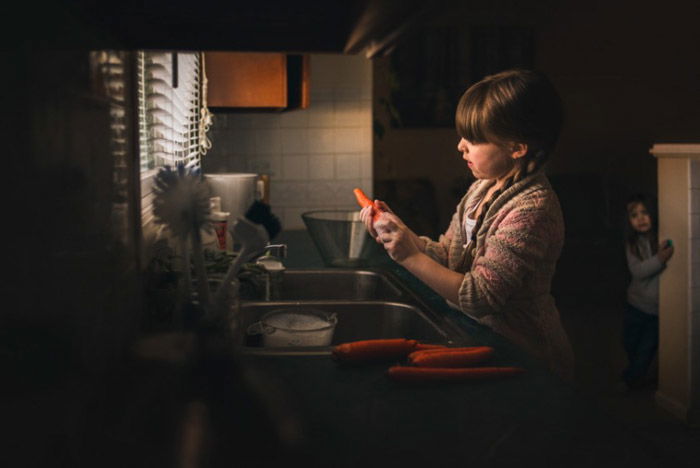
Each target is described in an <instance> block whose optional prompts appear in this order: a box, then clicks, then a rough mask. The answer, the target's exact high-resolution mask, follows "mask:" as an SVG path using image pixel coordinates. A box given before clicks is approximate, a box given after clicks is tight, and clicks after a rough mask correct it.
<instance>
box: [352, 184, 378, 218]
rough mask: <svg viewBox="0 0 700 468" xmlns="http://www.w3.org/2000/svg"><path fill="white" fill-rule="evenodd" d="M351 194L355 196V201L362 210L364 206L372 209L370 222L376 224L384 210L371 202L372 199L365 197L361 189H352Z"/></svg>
mask: <svg viewBox="0 0 700 468" xmlns="http://www.w3.org/2000/svg"><path fill="white" fill-rule="evenodd" d="M353 193H354V194H355V198H356V199H357V204H358V205H360V206H361V207H362V208H364V207H366V206H371V207H372V208H374V215H373V216H372V220H373V221H374V222H375V223H376V222H377V220H378V219H379V217H380V216H381V214H382V212H383V211H384V210H382V209H381V207H380V206H379V205H378V204H377V203H375V202H373V201H372V199H370V198H369V197H368V196H367V195H365V192H363V191H362V189H361V188H355V189H353Z"/></svg>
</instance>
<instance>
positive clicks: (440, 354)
mask: <svg viewBox="0 0 700 468" xmlns="http://www.w3.org/2000/svg"><path fill="white" fill-rule="evenodd" d="M493 353H494V350H493V348H491V347H490V346H474V347H470V348H445V349H430V350H424V351H415V352H413V353H411V354H409V355H408V360H409V362H410V363H411V364H413V365H414V366H418V367H469V366H474V365H476V364H481V363H482V362H484V361H486V360H487V359H489V358H490V357H491V356H493Z"/></svg>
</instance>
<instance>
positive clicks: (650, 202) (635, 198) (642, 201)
mask: <svg viewBox="0 0 700 468" xmlns="http://www.w3.org/2000/svg"><path fill="white" fill-rule="evenodd" d="M637 205H642V206H643V207H644V209H645V210H647V213H649V218H650V219H651V229H650V231H649V233H648V234H647V236H648V238H649V245H650V247H651V254H652V255H655V254H656V252H658V250H659V235H658V223H657V219H658V215H657V213H656V201H655V200H654V198H653V197H652V196H651V195H648V194H645V193H636V194H634V195H630V196H629V197H628V198H627V201H626V202H625V242H626V243H627V246H628V247H629V249H630V252H632V255H634V256H635V257H637V258H638V259H640V260H644V258H643V257H642V252H641V250H640V249H639V242H640V240H641V238H642V236H643V234H640V233H639V232H637V231H636V230H635V229H634V228H633V227H632V223H631V222H630V214H631V213H632V210H633V209H634V207H635V206H637Z"/></svg>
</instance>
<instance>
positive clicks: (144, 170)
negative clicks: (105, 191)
mask: <svg viewBox="0 0 700 468" xmlns="http://www.w3.org/2000/svg"><path fill="white" fill-rule="evenodd" d="M201 57H202V54H200V53H196V52H169V51H159V52H146V51H141V52H139V53H138V57H137V76H138V83H139V86H138V88H139V89H138V100H139V147H140V165H141V219H142V224H143V226H144V234H146V233H147V230H149V229H152V227H151V225H152V222H153V191H152V186H153V177H154V176H155V175H156V173H157V171H158V169H159V168H161V167H163V166H166V165H167V166H171V167H175V166H177V165H179V164H183V165H184V166H186V167H188V168H200V167H201V166H200V161H201V156H202V155H203V154H204V153H205V152H206V150H207V149H208V147H209V146H210V144H209V141H208V140H207V138H206V132H207V130H208V127H209V125H210V124H211V117H210V115H209V114H208V110H207V108H206V100H205V98H204V95H205V93H206V87H205V80H206V78H205V76H204V73H203V67H202V63H201V60H202V58H201Z"/></svg>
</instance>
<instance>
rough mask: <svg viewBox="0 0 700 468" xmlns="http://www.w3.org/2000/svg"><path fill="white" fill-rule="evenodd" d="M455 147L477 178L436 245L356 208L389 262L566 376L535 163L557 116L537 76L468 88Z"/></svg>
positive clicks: (387, 216) (545, 197) (551, 201)
mask: <svg viewBox="0 0 700 468" xmlns="http://www.w3.org/2000/svg"><path fill="white" fill-rule="evenodd" d="M455 117H456V119H455V120H456V127H457V133H458V135H459V136H460V137H461V138H460V140H459V143H458V144H457V150H458V151H459V152H460V153H461V156H462V159H464V161H465V162H466V164H467V167H468V168H469V169H470V170H471V171H472V173H473V174H474V176H475V177H476V178H477V179H478V180H476V181H475V182H474V183H473V184H472V186H471V187H470V188H469V190H468V192H467V194H466V195H465V196H464V198H463V199H462V201H461V202H460V203H459V205H458V206H457V209H456V211H455V213H454V215H453V217H452V221H451V223H450V226H449V228H448V229H447V231H446V232H445V234H443V235H442V236H440V239H439V240H438V241H434V240H431V239H429V238H427V237H419V236H418V235H416V234H415V233H414V232H413V231H411V230H410V229H409V228H408V227H406V226H405V225H404V223H403V222H402V221H401V219H399V218H398V217H397V216H396V215H395V214H394V213H393V212H391V210H390V209H389V207H388V206H387V205H386V204H385V203H384V202H381V201H379V200H377V201H376V203H378V204H379V207H381V209H382V210H383V213H382V214H381V216H380V217H379V219H378V220H377V221H376V223H375V222H373V220H372V216H373V214H374V212H373V210H374V208H373V207H372V206H368V207H366V208H363V209H362V212H361V216H362V219H363V221H364V222H365V225H366V226H367V229H368V230H369V232H370V234H371V235H372V236H374V237H375V238H376V239H377V242H380V243H382V244H383V245H384V248H385V249H386V251H387V252H388V254H389V256H390V257H391V258H393V259H394V260H395V261H396V262H398V263H399V264H401V265H402V266H403V267H405V268H406V269H407V270H408V271H410V272H411V273H413V274H414V275H415V276H416V277H417V278H419V279H420V280H422V281H423V282H424V283H426V284H427V285H428V286H430V287H431V288H432V289H433V290H435V291H436V292H437V293H438V294H440V295H442V296H443V297H444V298H445V299H446V300H447V301H448V302H450V303H451V304H452V305H453V306H455V307H457V308H459V310H461V311H462V312H463V313H465V314H466V315H468V316H470V317H472V318H473V319H475V320H477V321H478V322H480V323H482V324H484V325H486V326H488V327H490V328H491V329H493V330H494V331H495V332H497V333H500V334H501V335H503V336H505V337H506V338H508V339H510V340H511V341H512V342H513V343H515V344H516V345H519V346H520V347H521V348H522V349H524V350H525V351H527V352H529V353H531V354H532V355H533V356H535V357H538V358H540V359H542V360H543V361H544V362H545V363H546V364H547V366H548V367H549V368H550V369H551V370H552V371H553V372H555V373H557V374H558V375H560V376H561V377H563V378H565V379H567V380H571V379H572V378H573V353H572V350H571V346H570V344H569V341H568V339H567V337H566V333H565V332H564V329H563V327H562V325H561V322H560V318H559V312H558V310H557V308H556V306H555V304H554V299H553V297H552V295H551V294H550V287H551V281H552V275H553V274H554V268H555V266H556V262H557V260H558V258H559V254H560V252H561V248H562V244H563V242H564V222H563V217H562V213H561V208H560V206H559V201H558V199H557V196H556V194H555V193H554V190H553V189H552V187H551V185H550V184H549V181H548V179H547V177H546V176H545V173H544V169H543V167H544V164H545V162H546V161H547V158H548V157H549V155H550V153H551V152H552V150H553V149H554V146H555V143H556V141H557V139H558V137H559V132H560V128H561V125H562V120H563V111H562V105H561V101H560V99H559V95H558V94H557V92H556V90H555V89H554V86H552V84H551V83H550V82H549V80H547V79H546V78H545V77H544V76H543V75H541V74H539V73H536V72H534V71H528V70H510V71H505V72H501V73H498V74H496V75H491V76H488V77H486V78H484V79H483V80H481V81H480V82H478V83H476V84H474V85H473V86H471V87H470V88H469V89H468V90H467V91H466V92H465V93H464V95H463V96H462V98H461V99H460V101H459V104H458V106H457V112H456V116H455Z"/></svg>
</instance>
